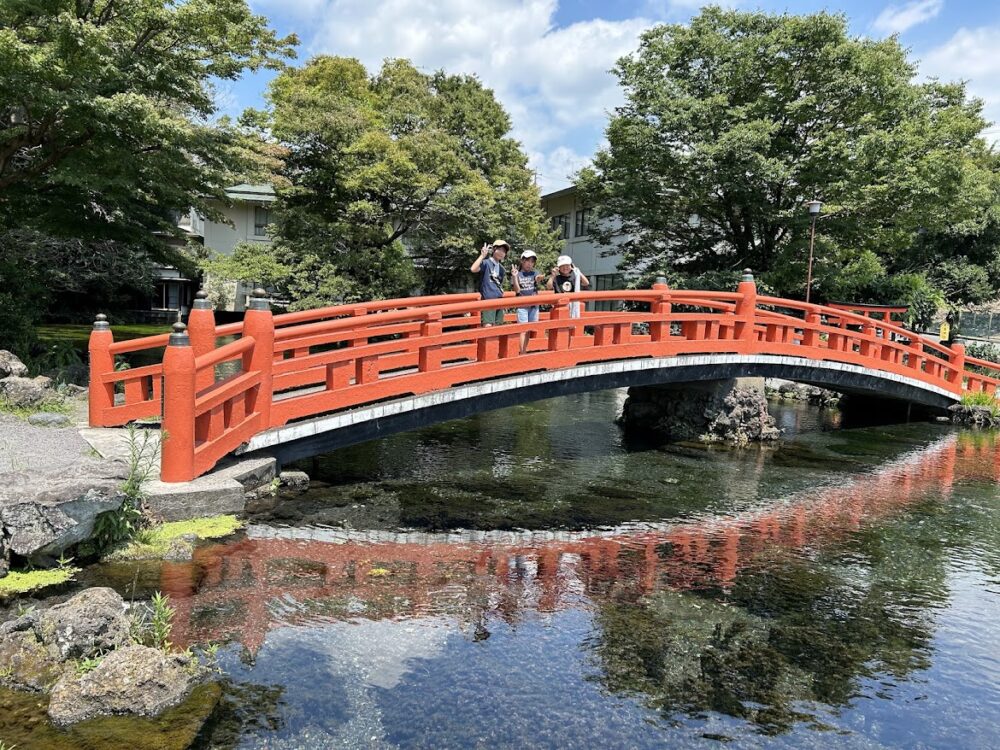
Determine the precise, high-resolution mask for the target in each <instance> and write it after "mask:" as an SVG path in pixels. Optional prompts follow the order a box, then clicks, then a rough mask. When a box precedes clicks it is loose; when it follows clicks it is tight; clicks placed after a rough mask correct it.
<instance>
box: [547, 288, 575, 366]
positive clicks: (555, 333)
mask: <svg viewBox="0 0 1000 750" xmlns="http://www.w3.org/2000/svg"><path fill="white" fill-rule="evenodd" d="M569 317H570V315H569V301H568V300H567V299H566V298H565V297H563V296H562V295H559V297H558V298H557V299H556V301H555V302H553V303H552V312H551V313H549V319H550V320H569ZM563 349H569V329H568V328H550V329H549V351H550V352H558V351H561V350H563Z"/></svg>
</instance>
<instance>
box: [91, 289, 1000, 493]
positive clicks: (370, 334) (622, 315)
mask: <svg viewBox="0 0 1000 750" xmlns="http://www.w3.org/2000/svg"><path fill="white" fill-rule="evenodd" d="M572 302H615V303H618V306H620V307H622V308H623V309H621V310H618V311H601V312H583V313H582V315H581V316H580V317H572V315H571V311H572V306H571V303H572ZM410 303H412V304H410ZM534 305H541V306H543V307H544V308H547V309H546V310H545V311H543V312H542V314H541V315H540V316H539V320H538V321H537V322H533V323H512V324H507V325H502V326H492V327H483V326H481V325H480V313H482V312H483V311H484V310H496V309H510V308H517V307H527V306H534ZM181 328H183V327H181ZM220 337H238V338H236V339H235V340H234V341H231V342H230V343H225V344H223V345H222V346H221V347H220V346H218V343H219V338H220ZM168 338H169V341H168ZM164 344H167V347H166V356H165V357H164V360H163V363H162V364H160V365H154V366H149V367H144V368H137V369H135V370H127V371H124V372H115V371H114V369H113V364H114V362H113V360H114V355H115V354H116V353H120V352H125V351H138V350H141V349H143V348H150V347H156V346H163V345H164ZM185 349H186V351H184V350H185ZM711 353H733V354H747V355H749V354H768V355H784V356H790V357H796V358H799V359H811V360H828V361H835V362H841V363H845V364H853V365H858V366H862V367H867V368H872V369H876V370H879V371H882V372H890V373H895V374H897V375H900V376H903V377H907V378H910V379H912V380H917V381H920V382H922V383H925V384H928V385H931V386H935V387H938V388H940V389H942V390H944V391H946V392H948V393H951V394H954V395H955V396H961V395H962V394H963V393H965V392H970V391H984V392H987V393H994V392H996V390H997V386H998V385H1000V379H998V378H997V377H995V376H997V375H1000V365H997V364H994V363H990V362H986V361H983V360H978V359H973V358H968V357H966V355H965V350H964V347H962V346H961V345H960V344H956V345H955V346H954V347H947V346H944V345H942V344H940V343H938V342H935V341H932V340H930V339H927V338H925V337H922V336H919V335H917V334H916V333H914V332H912V331H908V330H906V329H904V328H902V327H901V326H899V325H897V324H895V323H892V322H888V321H880V320H876V319H873V318H871V317H868V316H866V315H863V314H857V313H852V312H850V311H845V310H843V309H834V308H828V307H824V306H821V305H813V304H806V303H803V302H798V301H795V300H787V299H781V298H777V297H766V296H758V295H757V290H756V285H755V283H754V281H753V277H752V275H750V274H749V273H748V274H747V275H746V276H744V280H743V281H742V282H741V283H740V284H739V287H738V288H737V290H736V291H735V292H707V291H697V290H693V291H692V290H673V289H669V288H667V286H666V285H665V284H657V285H654V287H653V288H652V289H644V290H643V289H640V290H614V291H601V292H578V293H572V294H559V295H556V294H553V293H551V292H545V293H541V294H539V295H537V296H534V297H513V296H506V297H504V298H502V299H496V300H481V299H479V296H478V295H446V296H441V297H423V298H415V299H414V300H388V301H384V302H377V303H370V304H367V305H343V306H337V307H330V308H324V309H322V310H315V311H305V312H302V313H289V314H285V315H278V316H273V317H272V315H271V312H270V310H269V309H267V300H266V299H265V297H264V296H263V291H261V290H258V291H256V292H255V296H254V298H253V299H252V300H251V303H250V309H249V310H248V312H247V314H246V319H245V321H244V322H243V323H241V324H230V325H225V326H216V325H215V324H214V319H213V313H212V311H211V307H210V305H208V304H207V300H205V299H204V297H201V298H199V300H198V301H197V302H196V304H195V309H194V310H192V313H191V317H190V326H189V330H188V331H183V330H177V331H175V333H174V334H171V335H170V336H169V337H168V336H166V335H163V336H154V337H149V338H147V339H140V340H134V341H128V342H113V340H112V339H111V332H110V330H109V329H108V326H107V322H106V321H105V320H102V319H99V320H98V322H97V323H95V328H94V333H93V335H92V338H91V383H92V393H93V394H95V395H96V398H95V395H92V398H91V424H92V425H95V426H111V425H114V424H122V423H124V422H125V421H128V420H131V419H136V418H139V417H148V416H155V415H157V414H161V413H162V416H163V428H164V432H165V436H166V440H165V441H164V450H163V468H162V472H161V475H162V477H163V478H164V480H165V481H184V480H185V479H190V478H193V477H194V476H197V475H198V474H201V473H203V472H204V471H207V470H208V469H209V468H211V466H213V465H214V464H215V463H216V462H217V461H218V460H219V458H221V457H222V456H224V455H225V454H226V453H229V452H230V451H232V450H233V449H234V448H236V447H237V446H238V445H239V444H240V443H242V442H245V441H246V440H248V439H249V438H250V437H251V436H252V435H254V434H255V433H257V432H259V431H262V430H265V429H268V428H271V427H277V426H280V425H283V424H286V423H288V422H290V421H294V420H297V419H302V418H305V417H309V416H314V415H317V414H323V413H327V412H332V411H337V410H342V409H346V408H349V407H356V406H360V405H363V404H368V403H372V402H375V401H380V400H384V399H387V398H394V397H400V396H406V395H411V394H421V393H428V392H432V391H440V390H444V389H447V388H450V387H452V386H456V385H460V384H463V383H469V382H473V381H477V380H484V379H489V378H495V377H500V376H508V375H516V374H522V373H529V372H535V371H542V370H553V369H560V368H568V367H574V366H576V365H580V364H585V363H588V362H598V361H605V360H621V359H635V358H648V357H666V356H675V355H684V354H711ZM226 362H229V363H232V362H236V363H238V364H239V367H238V370H237V371H236V372H235V373H232V374H228V375H224V374H223V372H222V368H219V367H218V366H219V365H221V364H223V363H226ZM217 368H218V369H217ZM230 370H232V365H230ZM119 383H121V384H122V386H121V387H122V388H123V390H124V394H123V396H124V401H123V402H122V403H120V404H116V403H115V402H114V398H115V393H114V391H115V386H116V384H119ZM161 400H162V402H163V404H164V408H163V411H162V412H161V411H160V401H161Z"/></svg>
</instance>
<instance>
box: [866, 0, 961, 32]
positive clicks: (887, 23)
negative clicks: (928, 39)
mask: <svg viewBox="0 0 1000 750" xmlns="http://www.w3.org/2000/svg"><path fill="white" fill-rule="evenodd" d="M943 7H944V0H913V2H909V3H907V4H906V5H890V6H888V7H887V8H886V9H885V10H883V11H882V12H881V13H879V14H878V18H876V19H875V21H874V23H872V27H873V28H874V29H875V30H876V31H881V32H882V33H884V34H902V33H903V32H904V31H906V30H907V29H910V28H912V27H914V26H916V25H917V24H921V23H924V22H925V21H929V20H931V19H932V18H934V17H935V16H937V14H938V13H940V12H941V9H942V8H943Z"/></svg>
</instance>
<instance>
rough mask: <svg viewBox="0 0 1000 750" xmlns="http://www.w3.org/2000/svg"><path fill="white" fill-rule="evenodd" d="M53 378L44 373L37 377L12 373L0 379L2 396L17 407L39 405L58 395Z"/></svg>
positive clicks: (0, 394)
mask: <svg viewBox="0 0 1000 750" xmlns="http://www.w3.org/2000/svg"><path fill="white" fill-rule="evenodd" d="M57 395H58V394H57V393H56V391H55V389H54V388H53V386H52V379H51V378H47V377H45V376H44V375H39V376H38V377H37V378H23V377H20V376H18V375H10V376H8V377H6V378H4V379H3V380H0V397H2V398H3V399H4V400H5V401H6V402H7V403H8V404H9V405H10V406H13V407H14V408H16V409H24V408H28V407H31V406H37V405H38V404H40V403H43V402H45V401H48V400H51V399H53V398H56V397H57Z"/></svg>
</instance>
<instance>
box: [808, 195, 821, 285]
mask: <svg viewBox="0 0 1000 750" xmlns="http://www.w3.org/2000/svg"><path fill="white" fill-rule="evenodd" d="M806 206H808V207H809V220H810V227H809V268H808V270H807V271H806V304H809V292H810V291H811V290H812V283H813V245H815V243H816V219H818V218H819V212H820V211H822V210H823V201H818V200H816V199H815V198H813V199H812V200H811V201H809V202H808V203H807V204H806Z"/></svg>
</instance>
